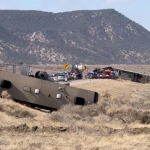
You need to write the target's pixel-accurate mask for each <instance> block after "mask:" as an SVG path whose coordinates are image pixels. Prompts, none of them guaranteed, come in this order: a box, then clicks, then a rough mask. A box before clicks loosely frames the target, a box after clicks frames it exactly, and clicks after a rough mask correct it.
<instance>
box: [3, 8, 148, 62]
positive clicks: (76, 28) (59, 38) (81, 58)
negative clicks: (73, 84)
mask: <svg viewBox="0 0 150 150" xmlns="http://www.w3.org/2000/svg"><path fill="white" fill-rule="evenodd" d="M0 16H1V17H0V47H2V48H1V49H0V52H1V55H3V57H0V59H1V60H2V61H9V62H19V61H24V62H28V63H34V64H35V63H37V62H43V63H49V64H51V63H54V64H61V63H64V62H67V63H72V62H82V63H86V64H100V63H103V64H109V63H117V64H118V63H129V64H131V63H134V64H139V63H150V60H149V56H150V42H149V41H150V32H149V31H147V30H146V29H144V28H143V27H142V26H140V25H138V24H137V23H135V22H133V21H131V20H130V19H128V18H127V17H125V16H124V15H122V14H120V13H119V12H117V11H115V10H114V9H107V10H93V11H92V10H90V11H73V12H64V13H51V12H50V13H48V12H41V11H17V10H16V11H15V10H0ZM1 33H2V34H1ZM3 35H4V36H3Z"/></svg>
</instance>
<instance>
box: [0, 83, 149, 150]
mask: <svg viewBox="0 0 150 150" xmlns="http://www.w3.org/2000/svg"><path fill="white" fill-rule="evenodd" d="M77 87H80V88H85V89H89V87H91V90H95V91H97V92H98V93H99V94H100V98H99V102H98V104H93V105H88V106H84V107H81V106H73V105H66V106H64V107H62V108H61V109H60V110H59V111H56V112H53V113H51V114H48V113H44V112H42V111H38V110H33V109H30V108H28V107H26V106H23V105H20V104H17V103H15V102H13V101H12V100H11V99H10V96H8V95H7V94H6V93H4V94H3V97H5V96H7V98H8V99H0V116H1V121H0V132H1V136H0V149H1V150H10V149H13V150H25V149H29V150H31V149H32V150H41V149H43V150H54V149H55V150H56V149H59V150H80V149H81V150H125V149H132V150H141V149H142V150H148V149H149V145H150V142H149V138H150V124H149V123H150V111H149V108H150V102H149V99H150V93H149V89H150V84H140V83H133V82H129V81H122V80H118V81H113V80H102V81H99V82H95V83H89V84H84V85H78V86H77Z"/></svg>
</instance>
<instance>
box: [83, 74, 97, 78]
mask: <svg viewBox="0 0 150 150" xmlns="http://www.w3.org/2000/svg"><path fill="white" fill-rule="evenodd" d="M85 79H97V74H93V73H92V72H89V73H87V74H86V75H85Z"/></svg>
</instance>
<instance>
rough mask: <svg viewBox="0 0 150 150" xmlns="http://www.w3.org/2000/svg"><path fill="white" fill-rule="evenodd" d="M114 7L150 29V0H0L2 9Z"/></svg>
mask: <svg viewBox="0 0 150 150" xmlns="http://www.w3.org/2000/svg"><path fill="white" fill-rule="evenodd" d="M110 8H113V9H115V10H117V11H119V12H120V13H122V14H123V15H125V16H126V17H128V18H129V19H131V20H133V21H135V22H136V23H138V24H140V25H141V26H143V27H144V28H146V29H147V30H149V31H150V0H0V9H3V10H4V9H6V10H12V9H13V10H40V11H47V12H53V13H57V12H66V11H74V10H101V9H110Z"/></svg>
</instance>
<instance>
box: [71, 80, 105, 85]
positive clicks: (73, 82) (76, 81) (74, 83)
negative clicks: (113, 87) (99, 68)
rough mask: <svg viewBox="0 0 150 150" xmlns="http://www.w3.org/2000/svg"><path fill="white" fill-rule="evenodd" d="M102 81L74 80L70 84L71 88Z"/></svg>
mask: <svg viewBox="0 0 150 150" xmlns="http://www.w3.org/2000/svg"><path fill="white" fill-rule="evenodd" d="M101 80H102V79H91V80H90V79H83V80H74V81H71V82H70V86H74V85H78V84H87V83H93V82H99V81H101Z"/></svg>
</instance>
